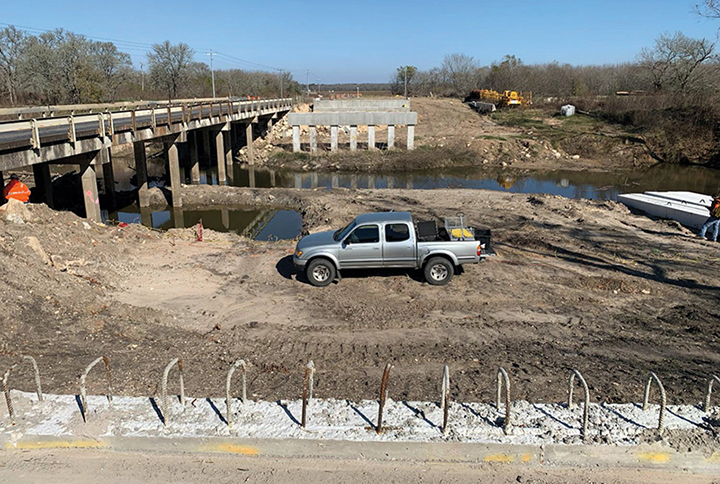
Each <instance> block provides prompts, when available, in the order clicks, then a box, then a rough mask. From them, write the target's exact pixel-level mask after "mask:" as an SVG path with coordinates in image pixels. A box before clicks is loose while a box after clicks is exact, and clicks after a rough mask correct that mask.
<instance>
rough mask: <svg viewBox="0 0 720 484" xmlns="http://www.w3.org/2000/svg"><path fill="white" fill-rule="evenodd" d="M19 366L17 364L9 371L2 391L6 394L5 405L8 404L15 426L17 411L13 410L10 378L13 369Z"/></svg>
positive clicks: (4, 376) (3, 380) (3, 382)
mask: <svg viewBox="0 0 720 484" xmlns="http://www.w3.org/2000/svg"><path fill="white" fill-rule="evenodd" d="M16 366H17V363H15V364H14V365H12V366H11V367H10V368H8V369H7V371H6V372H5V374H4V375H3V379H2V391H3V393H4V394H5V403H7V409H8V414H9V415H10V421H11V422H12V424H13V425H15V410H14V409H13V405H12V400H11V399H10V388H8V378H10V373H11V372H12V371H13V368H15V367H16Z"/></svg>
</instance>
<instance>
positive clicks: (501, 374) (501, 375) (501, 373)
mask: <svg viewBox="0 0 720 484" xmlns="http://www.w3.org/2000/svg"><path fill="white" fill-rule="evenodd" d="M503 380H505V421H504V422H503V431H504V432H505V435H507V434H508V433H509V432H510V378H508V374H507V372H506V371H505V369H504V368H503V367H502V366H501V367H500V368H498V371H497V400H496V402H497V403H496V408H497V411H498V412H499V411H500V401H501V398H502V381H503Z"/></svg>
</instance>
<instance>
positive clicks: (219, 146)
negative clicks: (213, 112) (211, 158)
mask: <svg viewBox="0 0 720 484" xmlns="http://www.w3.org/2000/svg"><path fill="white" fill-rule="evenodd" d="M215 149H216V151H217V153H216V159H215V161H216V163H217V176H218V185H225V184H226V183H227V176H226V174H225V141H224V135H223V132H222V130H217V131H215Z"/></svg>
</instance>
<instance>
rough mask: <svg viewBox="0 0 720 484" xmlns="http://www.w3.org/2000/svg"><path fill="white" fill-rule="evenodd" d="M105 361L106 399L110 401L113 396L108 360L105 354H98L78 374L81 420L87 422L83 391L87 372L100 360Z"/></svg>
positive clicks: (84, 393) (85, 400)
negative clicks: (80, 373) (81, 372)
mask: <svg viewBox="0 0 720 484" xmlns="http://www.w3.org/2000/svg"><path fill="white" fill-rule="evenodd" d="M101 361H102V362H103V363H105V374H106V376H107V384H108V393H107V399H108V402H110V403H112V400H113V397H112V393H113V391H112V374H111V373H110V360H109V359H108V357H107V356H100V357H98V358H96V359H95V360H94V361H93V362H92V363H90V364H89V365H88V366H87V367H86V368H85V371H84V372H83V374H82V375H80V401H81V402H82V409H81V413H82V418H83V422H87V413H88V406H87V392H86V391H85V382H86V381H87V376H88V373H90V370H92V369H93V367H94V366H95V365H97V364H98V363H100V362H101Z"/></svg>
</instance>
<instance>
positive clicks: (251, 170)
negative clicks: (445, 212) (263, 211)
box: [248, 165, 255, 188]
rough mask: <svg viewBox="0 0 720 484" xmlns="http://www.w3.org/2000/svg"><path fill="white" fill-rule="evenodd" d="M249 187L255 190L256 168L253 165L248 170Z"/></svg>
mask: <svg viewBox="0 0 720 484" xmlns="http://www.w3.org/2000/svg"><path fill="white" fill-rule="evenodd" d="M248 186H249V187H250V188H255V167H254V166H253V165H250V167H249V169H248Z"/></svg>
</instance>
